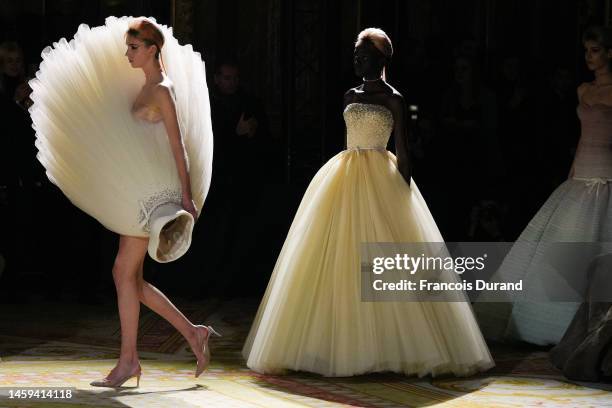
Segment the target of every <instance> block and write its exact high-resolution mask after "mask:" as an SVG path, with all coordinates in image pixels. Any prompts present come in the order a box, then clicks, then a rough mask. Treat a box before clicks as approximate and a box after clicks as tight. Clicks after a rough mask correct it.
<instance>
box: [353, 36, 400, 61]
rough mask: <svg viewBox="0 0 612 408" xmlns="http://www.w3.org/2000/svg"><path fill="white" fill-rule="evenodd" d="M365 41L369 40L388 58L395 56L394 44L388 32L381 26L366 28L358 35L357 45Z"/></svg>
mask: <svg viewBox="0 0 612 408" xmlns="http://www.w3.org/2000/svg"><path fill="white" fill-rule="evenodd" d="M364 41H369V42H370V43H372V45H374V46H375V47H376V49H377V50H378V51H380V52H381V53H382V55H384V56H385V58H387V59H388V60H390V59H391V57H392V56H393V44H391V40H390V39H389V36H388V35H387V33H385V32H384V31H383V30H381V29H380V28H366V29H365V30H363V31H362V32H360V33H359V35H358V36H357V41H356V42H355V47H357V46H359V45H361V44H363V42H364Z"/></svg>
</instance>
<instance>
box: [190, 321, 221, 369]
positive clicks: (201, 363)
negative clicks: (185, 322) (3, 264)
mask: <svg viewBox="0 0 612 408" xmlns="http://www.w3.org/2000/svg"><path fill="white" fill-rule="evenodd" d="M196 327H198V329H200V328H204V329H206V335H204V336H203V338H202V339H201V342H198V346H199V347H198V348H199V349H201V350H202V353H203V354H204V359H203V360H201V361H200V360H198V363H197V366H196V372H195V377H196V378H198V377H199V376H200V374H202V373H203V372H204V371H205V370H206V368H207V367H208V363H210V348H209V347H208V340H209V339H210V335H211V334H214V335H215V336H217V337H221V335H220V334H219V333H217V332H216V331H215V329H213V328H212V326H201V325H198V326H196ZM199 333H200V330H198V336H199V335H200V334H199ZM200 344H201V346H200Z"/></svg>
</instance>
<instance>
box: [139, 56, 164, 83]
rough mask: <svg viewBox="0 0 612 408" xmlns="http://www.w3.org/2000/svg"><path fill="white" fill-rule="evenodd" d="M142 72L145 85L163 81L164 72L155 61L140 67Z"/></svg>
mask: <svg viewBox="0 0 612 408" xmlns="http://www.w3.org/2000/svg"><path fill="white" fill-rule="evenodd" d="M142 70H143V71H144V74H145V82H146V83H147V84H158V83H160V82H161V81H163V80H164V71H163V69H162V67H161V65H159V61H157V60H155V61H153V62H152V63H151V64H149V65H146V66H144V67H142Z"/></svg>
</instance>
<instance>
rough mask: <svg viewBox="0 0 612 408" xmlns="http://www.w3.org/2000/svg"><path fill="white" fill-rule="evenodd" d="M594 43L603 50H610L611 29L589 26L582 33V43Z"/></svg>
mask: <svg viewBox="0 0 612 408" xmlns="http://www.w3.org/2000/svg"><path fill="white" fill-rule="evenodd" d="M587 41H595V42H596V43H598V44H599V45H601V46H602V47H604V48H605V49H610V48H612V29H611V28H610V27H603V26H591V27H589V28H587V29H586V30H585V31H584V33H582V42H583V43H585V42H587Z"/></svg>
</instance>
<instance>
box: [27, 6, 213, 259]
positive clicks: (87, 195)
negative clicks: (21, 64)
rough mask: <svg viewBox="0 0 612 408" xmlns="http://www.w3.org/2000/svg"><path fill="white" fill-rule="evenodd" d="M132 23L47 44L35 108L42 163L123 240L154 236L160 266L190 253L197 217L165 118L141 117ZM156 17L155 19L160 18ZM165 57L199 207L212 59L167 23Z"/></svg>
mask: <svg viewBox="0 0 612 408" xmlns="http://www.w3.org/2000/svg"><path fill="white" fill-rule="evenodd" d="M130 20H131V18H129V17H122V18H115V17H109V18H107V19H106V22H105V25H103V26H100V27H93V28H89V27H88V26H86V25H81V26H80V27H79V29H78V31H77V33H76V35H75V36H74V38H73V39H72V40H70V41H69V42H68V41H66V40H65V39H61V40H60V41H59V42H57V43H54V44H53V47H47V48H46V49H45V50H44V51H43V53H42V58H43V61H42V63H41V65H40V70H39V71H38V72H37V73H36V78H35V79H33V80H31V81H30V85H31V87H32V89H33V93H32V96H31V98H32V100H33V101H34V104H33V105H32V107H31V108H30V114H31V117H32V121H33V127H34V129H35V130H36V138H37V140H36V146H37V148H38V159H39V160H40V162H41V163H42V164H43V165H44V166H45V168H46V172H47V175H48V177H49V179H50V180H51V181H52V182H53V183H54V184H56V185H57V186H58V187H59V188H60V189H61V190H62V191H63V192H64V194H65V195H66V196H67V197H68V198H69V199H70V201H72V203H73V204H74V205H76V206H77V207H79V208H80V209H81V210H83V211H85V212H86V213H87V214H89V215H91V216H92V217H94V218H96V219H97V220H98V221H99V222H100V223H102V225H104V226H105V227H106V228H108V229H109V230H111V231H114V232H116V233H118V234H122V235H128V236H137V237H149V254H150V255H151V257H152V258H153V259H155V260H156V261H158V262H169V261H172V260H174V259H177V258H178V257H180V256H181V255H183V254H184V253H185V252H186V251H187V249H188V248H189V245H190V243H191V232H192V228H193V224H194V221H195V220H193V217H192V216H191V214H189V213H187V212H186V211H184V210H183V209H182V206H181V198H182V191H181V184H180V180H179V177H178V171H177V166H176V163H175V160H174V157H173V155H172V152H171V149H170V144H169V140H168V135H167V133H166V129H165V126H164V123H163V121H160V122H157V123H152V122H148V121H146V120H141V119H138V118H136V117H134V116H133V115H132V105H133V103H134V100H135V99H136V96H137V95H138V93H139V92H140V89H141V88H142V86H143V84H144V81H145V78H144V74H143V72H142V70H140V69H134V68H132V67H131V66H130V64H129V62H128V60H127V58H126V57H125V55H124V54H125V50H126V45H125V33H126V31H127V29H128V23H129V22H130ZM152 20H153V19H152ZM160 28H161V30H162V32H163V34H164V37H165V43H164V46H163V47H162V58H163V62H164V67H165V69H166V72H167V75H168V77H169V79H170V81H171V82H172V83H173V86H174V91H175V92H174V100H175V105H176V110H177V116H178V122H179V127H180V130H181V134H182V136H183V140H184V143H185V147H186V150H187V156H188V166H189V174H190V178H191V189H192V191H191V193H192V196H193V199H194V202H195V205H196V208H197V209H198V211H199V210H200V209H201V208H202V205H203V203H204V199H205V197H206V195H207V193H208V189H209V186H210V180H211V171H212V152H213V137H212V128H211V120H210V103H209V99H208V89H207V85H206V74H205V68H204V63H203V61H202V59H201V57H200V54H199V53H197V52H194V51H193V49H192V47H191V45H186V46H181V45H179V44H178V42H177V40H176V39H175V38H174V37H173V35H172V30H171V29H170V28H168V27H166V26H160Z"/></svg>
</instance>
